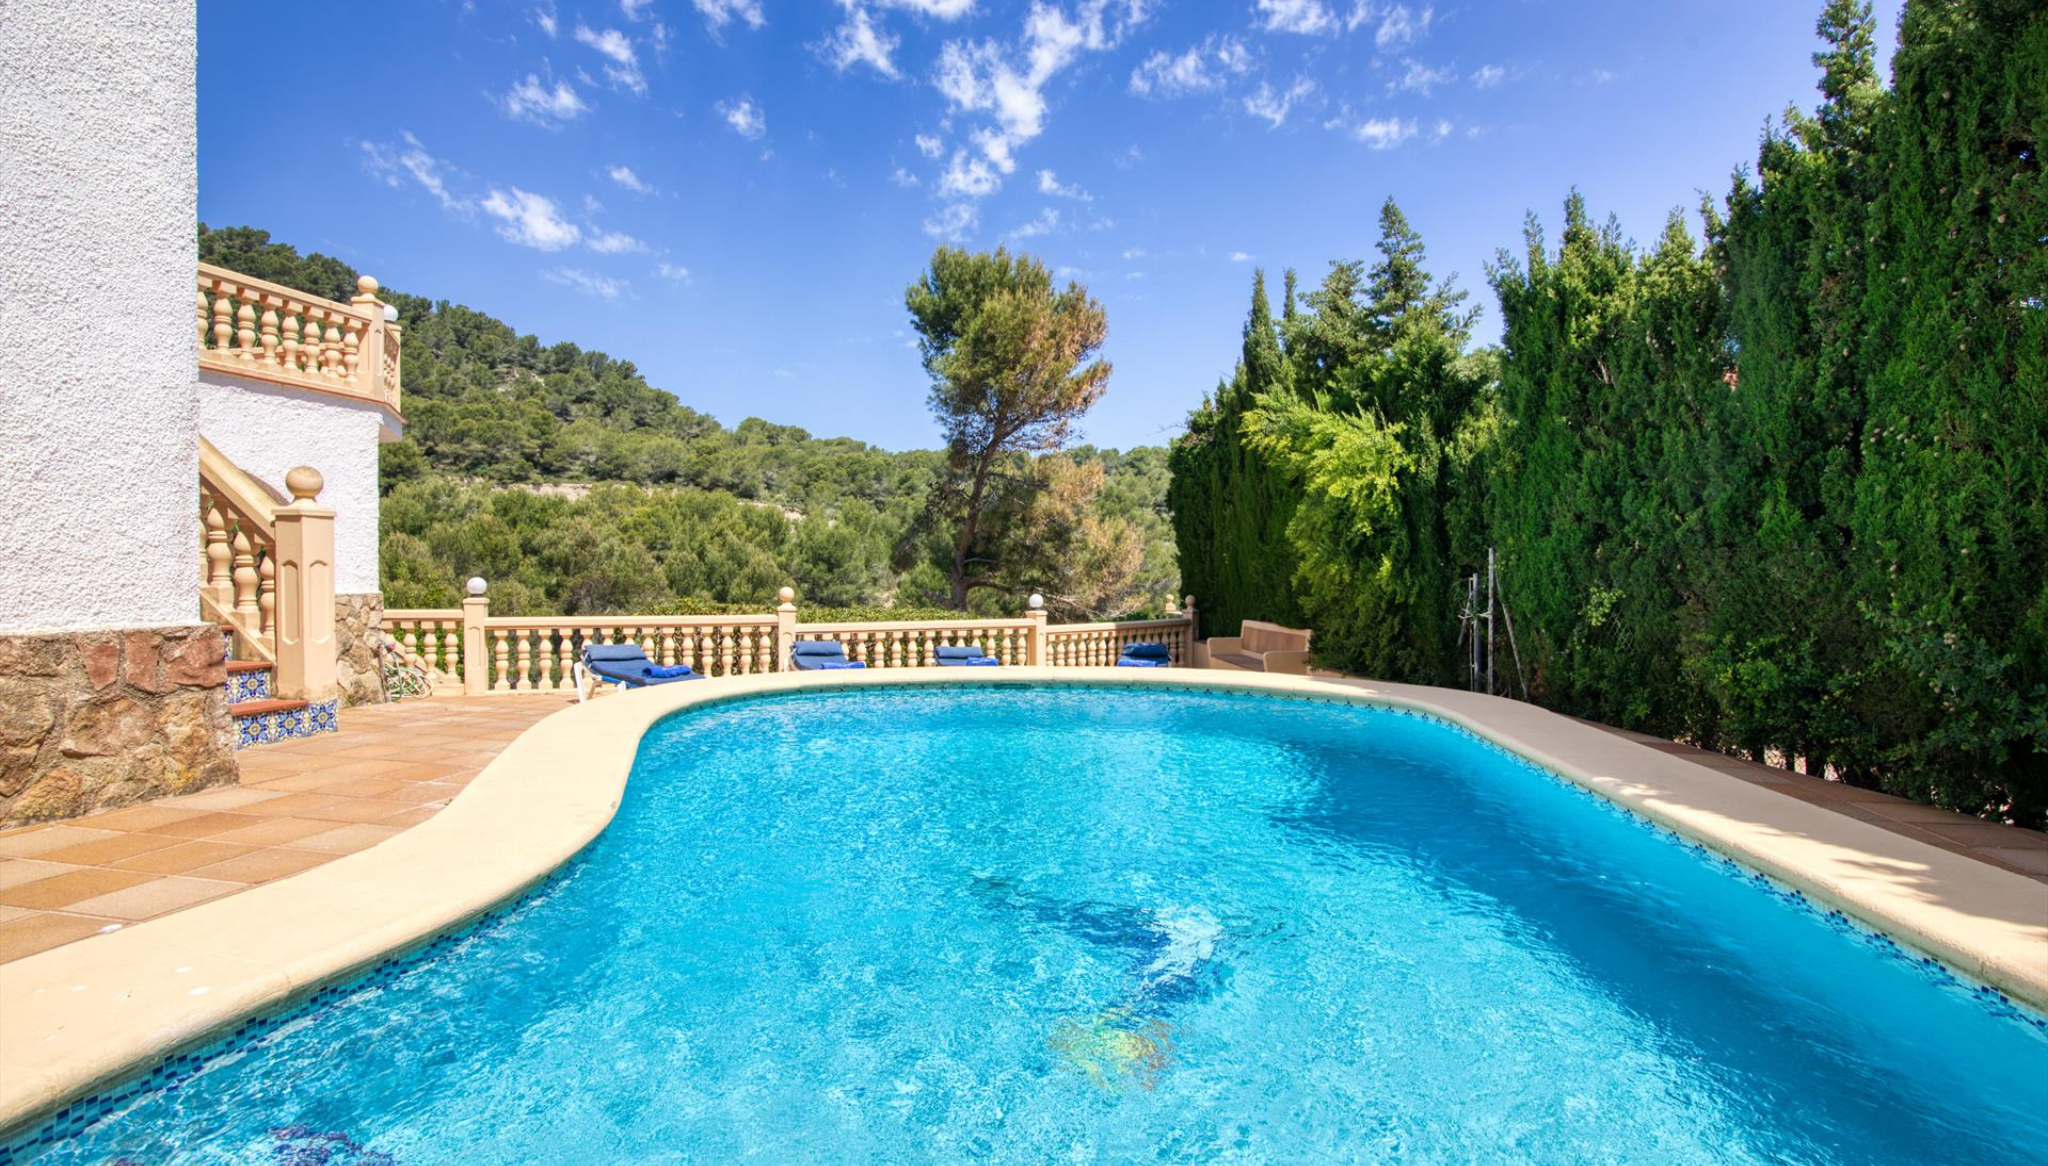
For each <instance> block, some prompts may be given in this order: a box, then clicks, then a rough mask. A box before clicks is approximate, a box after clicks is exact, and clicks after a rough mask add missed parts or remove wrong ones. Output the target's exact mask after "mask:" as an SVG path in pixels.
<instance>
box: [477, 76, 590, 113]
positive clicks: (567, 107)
mask: <svg viewBox="0 0 2048 1166" xmlns="http://www.w3.org/2000/svg"><path fill="white" fill-rule="evenodd" d="M498 104H499V106H500V107H501V108H503V109H504V111H505V113H506V115H507V116H509V117H514V118H519V119H521V120H523V121H530V122H533V123H534V124H536V125H561V124H562V123H563V122H568V121H574V120H575V119H577V118H579V117H582V116H583V115H584V114H586V113H589V112H590V106H589V104H588V103H586V102H585V101H584V100H583V98H582V97H580V96H579V95H578V94H577V92H576V89H575V87H574V86H572V85H570V84H569V83H568V82H567V81H556V82H555V83H554V86H553V88H550V87H549V86H548V84H547V82H545V81H542V80H541V79H540V75H539V74H537V73H528V74H527V75H526V79H525V80H524V81H521V82H519V83H518V84H516V85H514V86H512V88H511V89H509V90H507V91H506V93H505V96H504V97H502V98H500V99H499V101H498Z"/></svg>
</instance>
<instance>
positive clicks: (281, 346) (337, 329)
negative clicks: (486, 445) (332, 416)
mask: <svg viewBox="0 0 2048 1166" xmlns="http://www.w3.org/2000/svg"><path fill="white" fill-rule="evenodd" d="M356 287H357V289H358V292H359V294H358V295H357V296H356V297H355V299H354V300H352V301H350V302H349V303H346V304H343V303H337V302H335V301H334V300H327V299H321V298H320V297H318V296H310V295H307V294H306V293H305V292H302V291H297V290H295V289H293V288H288V287H285V286H283V285H282V284H275V283H270V282H268V281H266V280H261V279H257V278H255V277H254V276H248V275H242V274H240V273H239V272H234V271H229V270H227V269H226V268H224V267H215V266H213V265H212V264H208V263H202V264H200V265H199V277H198V288H199V293H198V301H197V303H198V325H199V364H200V367H202V368H208V369H215V370H218V371H220V372H227V373H233V374H234V375H236V376H244V377H253V378H255V379H257V380H265V381H272V382H275V383H277V384H284V385H291V386H294V387H297V388H306V389H316V390H319V391H322V392H330V393H340V394H342V395H345V396H351V397H358V398H361V399H363V400H366V401H370V402H373V403H375V404H380V405H385V406H388V407H389V408H390V409H391V410H392V411H393V412H396V411H397V410H398V407H399V372H400V369H399V355H398V352H399V335H400V332H399V326H398V325H397V324H393V323H387V322H386V321H385V319H384V304H383V301H381V300H379V299H378V298H377V295H376V292H377V281H376V280H374V279H371V278H370V277H369V276H367V275H366V276H363V277H362V278H361V279H359V280H357V281H356Z"/></svg>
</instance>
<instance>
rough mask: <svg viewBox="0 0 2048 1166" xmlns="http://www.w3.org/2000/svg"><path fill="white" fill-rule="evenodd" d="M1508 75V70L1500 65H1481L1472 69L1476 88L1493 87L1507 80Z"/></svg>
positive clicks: (1473, 82)
mask: <svg viewBox="0 0 2048 1166" xmlns="http://www.w3.org/2000/svg"><path fill="white" fill-rule="evenodd" d="M1507 75H1508V71H1507V70H1506V69H1503V68H1501V67H1500V66H1499V65H1481V66H1479V67H1478V68H1477V69H1474V70H1473V71H1472V84H1473V86H1474V87H1475V88H1479V89H1491V88H1493V87H1494V86H1496V85H1498V84H1500V83H1501V82H1502V81H1503V80H1505V79H1506V78H1507Z"/></svg>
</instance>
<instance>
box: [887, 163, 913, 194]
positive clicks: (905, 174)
mask: <svg viewBox="0 0 2048 1166" xmlns="http://www.w3.org/2000/svg"><path fill="white" fill-rule="evenodd" d="M889 181H891V182H893V183H895V184H896V185H898V186H900V187H903V188H904V189H905V190H908V189H910V188H911V187H913V186H917V185H919V183H918V181H917V175H915V174H912V173H911V172H910V171H908V170H905V169H904V168H903V167H901V166H898V167H897V168H896V173H894V174H891V175H890V176H889Z"/></svg>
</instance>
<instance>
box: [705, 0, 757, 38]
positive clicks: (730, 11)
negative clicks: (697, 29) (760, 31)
mask: <svg viewBox="0 0 2048 1166" xmlns="http://www.w3.org/2000/svg"><path fill="white" fill-rule="evenodd" d="M692 3H694V4H695V5H696V8H697V11H698V12H701V13H703V14H704V26H705V27H706V28H709V29H710V30H711V31H712V32H713V33H716V32H718V31H720V30H721V29H723V28H724V27H725V26H726V25H728V24H731V23H732V22H733V21H735V20H738V21H741V22H743V23H745V24H746V26H747V27H748V28H759V27H761V26H762V25H764V24H766V23H768V15H767V14H766V13H764V12H762V11H761V0H692Z"/></svg>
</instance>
